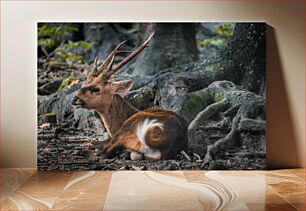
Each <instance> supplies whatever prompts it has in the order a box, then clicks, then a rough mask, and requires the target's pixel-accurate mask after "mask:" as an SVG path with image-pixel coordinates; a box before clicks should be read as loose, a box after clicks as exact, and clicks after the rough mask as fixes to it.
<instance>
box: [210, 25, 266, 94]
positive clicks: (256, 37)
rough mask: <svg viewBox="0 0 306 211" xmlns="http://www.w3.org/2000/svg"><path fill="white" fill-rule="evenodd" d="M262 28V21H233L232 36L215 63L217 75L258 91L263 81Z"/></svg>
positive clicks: (264, 28) (264, 52) (264, 67)
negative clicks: (236, 22)
mask: <svg viewBox="0 0 306 211" xmlns="http://www.w3.org/2000/svg"><path fill="white" fill-rule="evenodd" d="M265 30H266V25H265V24H263V23H253V24H249V23H238V24H236V26H235V31H234V34H233V36H232V37H231V38H230V41H229V43H228V45H227V46H226V48H225V49H224V51H222V52H221V55H220V56H221V58H220V62H219V63H216V64H215V66H216V69H217V72H218V76H217V78H220V79H222V80H229V81H232V82H234V83H235V84H237V85H241V86H243V88H245V89H247V90H249V91H252V92H255V93H256V94H259V93H260V92H261V91H262V87H264V84H265V73H266V39H265V36H266V34H265ZM218 69H219V70H218ZM260 94H261V95H264V93H260Z"/></svg>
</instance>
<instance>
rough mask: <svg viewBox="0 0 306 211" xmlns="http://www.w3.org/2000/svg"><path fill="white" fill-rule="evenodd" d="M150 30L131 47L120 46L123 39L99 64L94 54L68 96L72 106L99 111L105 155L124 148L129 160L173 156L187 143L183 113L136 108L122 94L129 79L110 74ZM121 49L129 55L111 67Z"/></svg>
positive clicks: (131, 55) (111, 155)
mask: <svg viewBox="0 0 306 211" xmlns="http://www.w3.org/2000/svg"><path fill="white" fill-rule="evenodd" d="M153 34H154V32H153V33H152V34H151V35H150V36H149V37H148V38H147V39H146V40H145V42H143V43H142V44H141V45H140V46H139V47H137V48H136V49H135V50H133V51H125V50H120V48H121V46H122V45H123V44H124V43H125V42H126V41H124V42H121V43H120V44H119V45H117V47H116V48H115V49H114V50H113V51H112V52H111V53H110V54H109V55H108V56H107V58H106V59H105V60H104V62H103V63H102V64H101V65H98V58H97V57H96V58H95V60H94V62H93V70H92V71H91V72H90V73H89V74H88V75H87V79H86V81H85V82H83V84H82V86H81V88H80V89H79V90H77V91H76V93H75V95H74V97H73V99H72V102H71V103H72V105H74V106H75V107H76V108H84V109H95V110H96V111H97V113H98V114H99V116H100V118H101V120H102V123H103V124H104V127H105V128H106V131H107V133H108V135H109V137H110V138H109V139H108V140H106V141H103V142H102V143H103V144H102V145H100V146H99V147H100V148H102V153H101V154H100V156H102V157H103V158H105V159H111V158H114V157H116V156H118V155H120V153H123V152H128V153H129V155H130V159H131V160H141V159H145V160H165V159H170V158H175V156H176V155H177V154H179V153H180V152H181V151H182V150H185V149H186V148H187V146H188V138H187V128H188V124H187V121H186V120H185V119H184V117H182V116H181V115H179V114H177V113H175V112H173V111H169V110H164V109H160V108H149V109H146V110H143V111H140V110H138V109H137V108H135V107H134V106H133V105H131V104H130V103H128V102H127V101H126V100H125V99H124V98H123V97H122V96H123V95H125V94H127V93H128V92H129V91H130V90H131V88H132V86H133V81H132V80H121V81H113V80H112V78H111V76H112V75H113V74H114V73H116V72H117V71H118V70H119V69H121V68H122V67H123V66H124V65H125V64H127V63H128V62H129V61H130V60H132V59H133V58H134V57H136V56H137V55H138V54H139V53H140V52H142V51H143V50H144V49H145V48H146V47H148V43H149V41H150V40H151V38H152V36H153ZM121 53H129V55H128V56H127V57H125V58H124V59H122V60H121V61H120V62H118V64H117V65H116V66H115V67H113V66H114V60H115V56H116V55H118V54H121Z"/></svg>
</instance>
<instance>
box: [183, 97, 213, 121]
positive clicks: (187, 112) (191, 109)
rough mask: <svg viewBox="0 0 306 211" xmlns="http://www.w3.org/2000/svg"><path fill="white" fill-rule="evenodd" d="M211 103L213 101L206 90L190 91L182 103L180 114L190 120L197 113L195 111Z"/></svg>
mask: <svg viewBox="0 0 306 211" xmlns="http://www.w3.org/2000/svg"><path fill="white" fill-rule="evenodd" d="M211 103H213V99H212V98H211V96H210V94H209V93H208V92H194V93H191V94H189V96H188V98H187V101H186V102H185V104H184V105H183V108H182V114H183V115H184V117H185V118H186V119H187V121H191V120H192V119H193V118H194V117H195V116H196V115H197V113H199V112H200V111H201V110H203V108H205V107H206V106H208V105H210V104H211Z"/></svg>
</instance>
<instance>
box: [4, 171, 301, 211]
mask: <svg viewBox="0 0 306 211" xmlns="http://www.w3.org/2000/svg"><path fill="white" fill-rule="evenodd" d="M0 176H1V178H0V179H1V180H0V181H1V201H0V203H1V210H34V209H35V210H49V209H51V210H277V211H281V210H305V169H288V170H274V171H159V172H158V171H117V172H111V171H74V172H69V171H66V172H44V171H37V170H36V169H1V173H0Z"/></svg>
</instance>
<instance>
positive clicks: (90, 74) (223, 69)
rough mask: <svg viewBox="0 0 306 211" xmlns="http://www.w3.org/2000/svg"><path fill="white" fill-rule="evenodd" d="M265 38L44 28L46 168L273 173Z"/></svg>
mask: <svg viewBox="0 0 306 211" xmlns="http://www.w3.org/2000/svg"><path fill="white" fill-rule="evenodd" d="M265 30H266V25H265V23H228V22H226V23H211V22H209V23H205V22H203V23H148V22H146V23H115V22H114V23H94V22H92V23H62V22H61V23H50V22H48V23H42V22H41V23H38V24H37V35H38V37H37V39H38V40H37V56H38V58H37V79H38V80H37V83H38V84H37V93H38V98H37V111H38V113H37V133H38V144H37V154H38V155H37V159H38V169H40V170H207V169H208V170H227V169H229V170H240V169H243V170H246V169H250V170H252V169H256V170H261V169H266V109H265V108H266V106H265V104H266V94H265V93H266V79H265V78H266V77H265V75H266V70H265V66H266V60H265V59H266V57H265V52H266V47H265V45H266V44H265V43H266V39H265Z"/></svg>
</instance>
